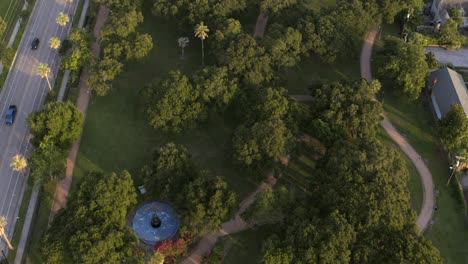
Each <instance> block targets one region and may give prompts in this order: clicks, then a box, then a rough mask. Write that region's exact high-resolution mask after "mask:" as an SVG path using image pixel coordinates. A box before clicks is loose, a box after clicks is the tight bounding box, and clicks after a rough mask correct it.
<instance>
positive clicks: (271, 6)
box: [260, 0, 297, 14]
mask: <svg viewBox="0 0 468 264" xmlns="http://www.w3.org/2000/svg"><path fill="white" fill-rule="evenodd" d="M296 2H297V0H260V10H261V11H262V12H265V13H267V14H268V13H278V12H279V11H281V10H283V9H285V8H287V7H289V6H291V5H294V4H295V3H296Z"/></svg>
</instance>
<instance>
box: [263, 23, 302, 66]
mask: <svg viewBox="0 0 468 264" xmlns="http://www.w3.org/2000/svg"><path fill="white" fill-rule="evenodd" d="M265 43H266V46H267V48H268V52H269V53H270V54H271V61H272V63H273V65H275V66H277V67H292V66H294V65H296V64H297V63H298V62H299V61H300V54H301V44H302V34H301V33H300V32H299V31H298V30H296V29H294V28H291V27H288V28H286V27H284V26H282V25H280V24H273V25H271V26H270V27H269V28H268V33H267V35H266V36H265Z"/></svg>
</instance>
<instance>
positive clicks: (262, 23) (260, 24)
mask: <svg viewBox="0 0 468 264" xmlns="http://www.w3.org/2000/svg"><path fill="white" fill-rule="evenodd" d="M267 23H268V16H267V15H265V14H264V13H260V15H258V17H257V23H256V24H255V30H254V33H253V36H254V37H260V38H262V37H263V34H264V33H265V28H266V26H267Z"/></svg>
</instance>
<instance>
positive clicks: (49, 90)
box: [46, 76, 52, 91]
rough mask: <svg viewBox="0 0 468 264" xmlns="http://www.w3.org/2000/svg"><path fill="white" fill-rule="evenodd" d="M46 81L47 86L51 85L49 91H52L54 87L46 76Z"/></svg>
mask: <svg viewBox="0 0 468 264" xmlns="http://www.w3.org/2000/svg"><path fill="white" fill-rule="evenodd" d="M46 80H47V84H48V85H49V91H52V86H51V85H50V82H49V77H47V76H46Z"/></svg>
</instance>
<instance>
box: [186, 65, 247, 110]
mask: <svg viewBox="0 0 468 264" xmlns="http://www.w3.org/2000/svg"><path fill="white" fill-rule="evenodd" d="M193 78H194V83H195V85H196V90H198V91H200V94H201V98H202V100H203V101H204V102H205V103H207V104H209V105H212V106H215V107H217V108H221V109H222V108H225V106H226V105H227V104H229V102H230V101H231V99H232V98H233V97H234V96H235V94H236V92H237V90H238V86H237V79H232V78H229V75H228V69H227V68H226V67H206V68H204V69H203V70H201V71H200V72H198V73H196V74H195V75H194V77H193Z"/></svg>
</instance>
